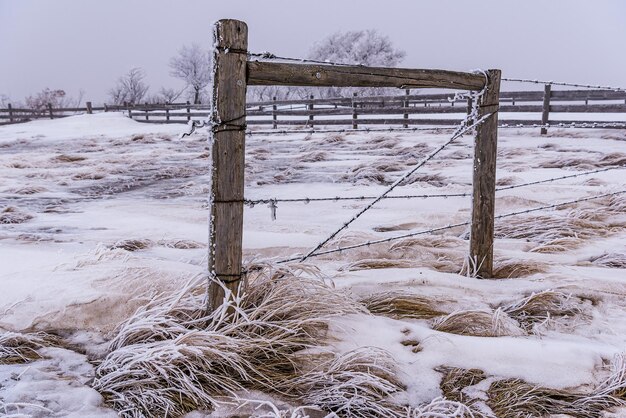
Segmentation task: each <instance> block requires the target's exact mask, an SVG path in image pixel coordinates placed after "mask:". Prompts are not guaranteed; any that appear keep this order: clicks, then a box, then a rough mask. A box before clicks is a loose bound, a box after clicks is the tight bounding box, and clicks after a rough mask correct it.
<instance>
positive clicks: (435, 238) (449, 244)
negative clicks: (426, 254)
mask: <svg viewBox="0 0 626 418" xmlns="http://www.w3.org/2000/svg"><path fill="white" fill-rule="evenodd" d="M459 244H464V242H463V240H461V239H459V238H457V237H448V236H443V235H426V236H423V237H415V238H405V239H403V240H399V241H396V242H394V243H393V244H392V245H391V247H389V249H390V251H398V250H405V249H407V248H412V247H429V248H454V247H457V246H458V245H459Z"/></svg>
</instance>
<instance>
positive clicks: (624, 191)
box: [276, 190, 626, 264]
mask: <svg viewBox="0 0 626 418" xmlns="http://www.w3.org/2000/svg"><path fill="white" fill-rule="evenodd" d="M624 193H626V190H621V191H618V192H613V193H605V194H601V195H597V196H591V197H586V198H582V199H577V200H570V201H567V202H561V203H555V204H552V205H546V206H541V207H537V208H532V209H525V210H521V211H517V212H510V213H506V214H503V215H497V216H494V219H503V218H508V217H511V216H517V215H524V214H527V213H532V212H538V211H542V210H546V209H554V208H558V207H560V206H567V205H571V204H574V203H580V202H587V201H590V200H595V199H601V198H605V197H611V196H617V195H619V194H624ZM468 225H471V221H467V222H458V223H455V224H448V225H445V226H441V227H436V228H431V229H427V230H422V231H417V232H409V233H406V234H402V235H396V236H393V237H389V238H381V239H377V240H371V241H366V242H361V243H358V244H353V245H347V246H344V247H337V248H333V249H330V250H324V251H320V252H317V253H314V254H311V255H310V256H309V257H319V256H322V255H327V254H332V253H338V252H342V251H347V250H352V249H356V248H362V247H369V246H370V245H374V244H383V243H386V242H391V241H396V240H399V239H404V238H410V237H414V236H417V235H425V234H430V233H433V232H440V231H445V230H448V229H453V228H457V227H460V226H468ZM301 259H302V257H301V256H297V257H290V258H286V259H282V260H279V261H277V262H276V263H278V264H282V263H288V262H290V261H298V260H301Z"/></svg>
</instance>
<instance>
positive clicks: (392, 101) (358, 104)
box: [0, 84, 626, 133]
mask: <svg viewBox="0 0 626 418" xmlns="http://www.w3.org/2000/svg"><path fill="white" fill-rule="evenodd" d="M405 93H406V94H404V95H395V96H389V95H385V96H370V97H357V96H353V97H337V98H313V97H311V98H303V99H291V100H269V101H257V102H247V104H246V116H247V124H248V125H271V126H272V128H274V129H277V128H278V127H279V126H303V127H313V126H315V125H317V126H320V125H329V126H350V127H352V128H358V126H359V125H395V126H402V127H405V128H406V127H409V126H429V125H433V126H451V125H456V124H457V123H458V122H459V121H460V120H461V119H463V117H464V116H465V114H466V113H467V111H468V109H469V108H470V107H471V103H467V102H465V101H455V100H454V99H455V96H454V94H442V93H438V94H410V90H409V89H406V90H405ZM209 108H210V106H209V105H204V104H199V105H198V104H191V103H189V102H186V103H184V102H181V103H169V104H151V103H143V104H132V105H131V104H124V105H104V106H99V107H95V106H91V102H87V104H86V106H85V107H73V108H52V107H51V106H48V107H47V108H44V109H24V108H12V107H11V106H10V105H9V106H8V107H7V108H5V109H0V124H7V123H19V122H26V121H30V120H36V119H56V118H61V117H66V116H71V115H74V114H76V113H93V112H110V111H123V112H125V113H127V115H128V117H130V118H132V119H135V120H137V121H138V122H144V123H188V122H189V121H191V120H197V119H204V118H206V117H207V115H208V113H209ZM499 112H500V114H501V117H500V125H501V126H536V125H541V126H542V128H541V129H542V133H545V132H546V130H547V126H554V125H556V126H558V125H564V124H571V123H572V122H576V124H579V125H584V124H586V125H592V124H594V123H599V122H602V126H597V127H603V128H624V127H626V118H625V119H622V120H604V119H603V120H592V119H593V118H594V117H593V116H590V117H589V118H586V119H587V120H580V119H578V120H571V119H569V120H568V119H567V115H568V114H589V115H593V114H613V115H619V114H626V92H625V91H612V90H597V89H591V90H552V89H551V85H550V84H546V87H545V88H544V91H508V92H501V93H500V110H499ZM516 113H527V114H532V115H533V117H532V118H530V119H528V118H524V119H522V118H511V116H512V115H511V114H516ZM555 113H557V114H559V117H558V119H555V118H550V115H551V114H555ZM438 114H441V115H446V117H445V118H437V117H432V115H438ZM502 114H506V115H505V116H504V117H503V116H502ZM535 114H536V118H534V115H535ZM394 116H395V117H394ZM455 116H457V117H456V118H455ZM592 127H593V126H592Z"/></svg>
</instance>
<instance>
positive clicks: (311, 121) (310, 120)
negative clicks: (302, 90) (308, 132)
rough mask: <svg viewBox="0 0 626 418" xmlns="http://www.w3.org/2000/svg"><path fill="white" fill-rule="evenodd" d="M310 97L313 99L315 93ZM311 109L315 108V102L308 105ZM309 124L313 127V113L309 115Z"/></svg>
mask: <svg viewBox="0 0 626 418" xmlns="http://www.w3.org/2000/svg"><path fill="white" fill-rule="evenodd" d="M309 98H310V99H311V100H313V95H311V96H309ZM307 107H308V109H309V110H313V103H309V105H308V106H307ZM308 124H309V126H310V127H311V128H312V127H313V115H309V122H308Z"/></svg>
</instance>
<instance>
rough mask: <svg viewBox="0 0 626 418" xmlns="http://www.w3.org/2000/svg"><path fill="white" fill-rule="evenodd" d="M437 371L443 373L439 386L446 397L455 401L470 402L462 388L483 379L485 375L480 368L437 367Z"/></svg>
mask: <svg viewBox="0 0 626 418" xmlns="http://www.w3.org/2000/svg"><path fill="white" fill-rule="evenodd" d="M437 371H438V372H440V373H442V374H443V377H442V378H441V382H440V383H439V387H440V388H441V392H442V393H443V396H444V397H445V398H446V399H450V400H452V401H456V402H463V403H470V402H471V401H472V399H470V398H469V397H468V396H467V395H466V394H464V393H463V389H464V388H466V387H469V386H474V385H475V384H477V383H479V382H481V381H482V380H485V379H486V378H487V375H486V374H485V372H483V371H482V370H480V369H460V368H457V367H439V368H438V369H437Z"/></svg>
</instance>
